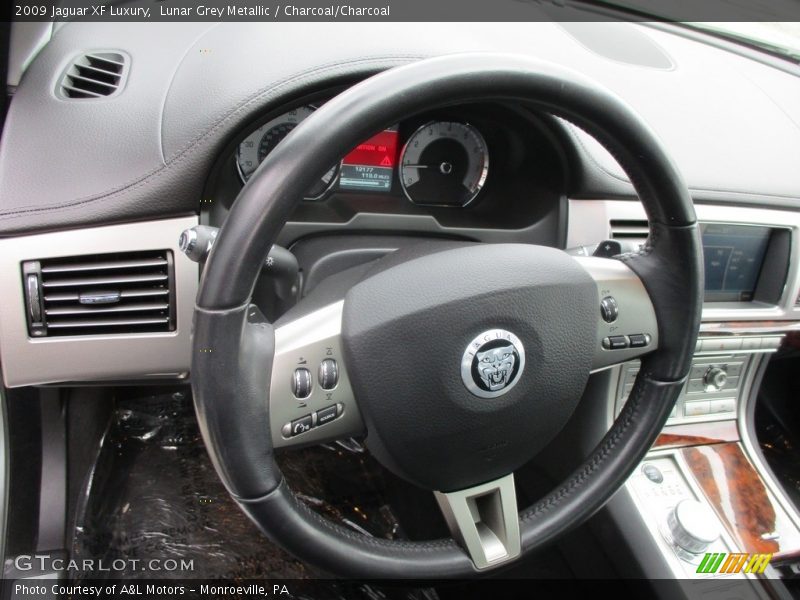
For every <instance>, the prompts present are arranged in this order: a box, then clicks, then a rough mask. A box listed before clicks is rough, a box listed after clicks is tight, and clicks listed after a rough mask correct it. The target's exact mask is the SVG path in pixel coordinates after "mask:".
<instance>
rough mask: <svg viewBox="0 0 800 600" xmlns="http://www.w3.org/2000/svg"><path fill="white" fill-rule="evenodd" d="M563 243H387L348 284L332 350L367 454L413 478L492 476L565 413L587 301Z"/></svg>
mask: <svg viewBox="0 0 800 600" xmlns="http://www.w3.org/2000/svg"><path fill="white" fill-rule="evenodd" d="M596 304H597V288H596V285H595V282H594V280H593V279H592V278H591V276H590V275H589V274H588V273H587V272H586V271H585V270H584V269H583V267H581V266H580V265H579V264H578V263H577V262H576V261H574V260H573V259H572V258H571V257H570V256H568V255H567V254H565V253H563V252H561V251H559V250H556V249H553V248H547V247H543V246H531V245H525V244H495V245H484V244H482V245H455V244H446V245H444V246H442V245H437V246H427V247H426V245H422V246H420V247H412V248H409V249H407V250H398V251H397V252H395V253H393V254H391V255H389V256H388V257H386V258H385V259H383V260H382V261H380V262H379V263H378V265H377V267H376V268H375V269H373V270H372V271H371V272H370V273H369V274H368V276H367V277H366V278H365V279H364V280H362V281H361V282H360V283H358V284H357V285H355V286H354V287H353V288H351V290H350V291H349V292H348V294H347V296H346V299H345V304H344V315H343V323H342V339H343V344H344V353H345V359H346V361H347V368H348V372H349V375H350V379H351V384H352V385H353V390H354V393H355V395H356V398H358V402H359V407H360V409H361V412H362V416H363V417H364V420H365V423H366V425H367V429H368V432H369V434H368V437H367V445H368V446H369V448H370V451H371V452H372V453H373V454H374V455H375V457H376V458H377V459H378V460H379V461H381V463H383V464H384V465H385V466H386V467H387V468H389V469H390V470H392V471H393V472H395V473H396V474H397V475H399V476H400V477H403V478H404V479H407V480H408V481H411V482H412V483H415V484H417V485H419V486H421V487H423V488H428V489H433V490H440V491H452V490H457V489H463V488H466V487H470V486H473V485H476V484H478V483H482V482H485V481H489V480H492V479H496V478H498V477H501V476H503V475H506V474H508V473H509V472H511V471H513V470H515V469H516V468H518V467H520V466H521V465H523V464H524V463H525V462H527V461H528V460H530V459H531V458H532V457H533V456H535V455H536V454H537V453H538V452H539V451H540V450H541V449H542V448H543V447H544V446H545V445H546V444H547V443H548V442H549V441H550V440H551V439H552V438H553V437H554V436H555V435H556V433H558V431H560V430H561V428H562V427H563V426H564V424H565V423H566V422H567V420H568V419H569V417H570V415H571V414H572V413H573V411H574V409H575V406H576V405H577V403H578V401H579V400H580V397H581V394H582V393H583V389H584V387H585V385H586V382H587V379H588V377H589V370H590V368H591V363H592V355H593V351H594V344H595V332H596V327H597V318H598V314H599V308H598V307H597V306H596Z"/></svg>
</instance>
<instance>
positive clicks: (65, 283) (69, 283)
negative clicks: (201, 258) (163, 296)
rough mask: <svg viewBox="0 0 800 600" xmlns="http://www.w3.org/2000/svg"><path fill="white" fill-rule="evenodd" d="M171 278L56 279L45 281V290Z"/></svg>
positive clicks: (120, 276) (43, 283)
mask: <svg viewBox="0 0 800 600" xmlns="http://www.w3.org/2000/svg"><path fill="white" fill-rule="evenodd" d="M168 277H169V276H168V275H167V274H166V273H163V274H162V273H158V274H154V275H117V276H109V277H87V278H77V279H56V280H53V281H43V282H42V285H43V286H44V287H45V288H55V287H86V286H105V285H122V284H125V283H143V282H147V281H166V279H167V278H168Z"/></svg>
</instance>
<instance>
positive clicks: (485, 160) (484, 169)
mask: <svg viewBox="0 0 800 600" xmlns="http://www.w3.org/2000/svg"><path fill="white" fill-rule="evenodd" d="M449 122H452V123H455V124H457V125H460V126H462V127H465V128H467V129H469V130H470V131H471V132H472V133H473V134H474V135H475V136H476V138H477V140H478V142H479V143H480V149H481V153H482V155H483V165H482V167H481V174H480V177H479V178H478V182H477V183H476V187H475V191H474V192H473V193H472V195H471V196H470V197H469V198H468V199H467V201H466V202H464V203H463V204H461V205H460V206H457V205H453V204H442V203H430V202H417V201H416V200H414V199H413V198H412V197H411V194H410V193H409V192H408V189H407V188H406V183H405V178H404V177H403V168H404V167H403V161H404V159H405V156H406V150H408V145H409V144H410V143H411V142H412V140H413V139H414V138H415V137H416V136H417V135H418V134H419V133H420V132H422V131H423V130H425V129H426V128H428V127H431V126H432V125H438V124H440V123H449ZM488 176H489V146H488V145H487V144H486V140H485V139H484V137H483V135H482V134H481V132H480V131H479V130H478V128H477V127H475V126H474V125H472V124H470V123H465V122H461V121H429V122H427V123H425V124H424V125H422V126H420V127H418V128H417V129H415V130H414V133H412V134H411V135H410V136H409V137H408V140H407V141H406V143H405V144H403V149H402V150H401V151H400V160H399V161H398V164H397V177H398V179H399V180H400V187H401V189H402V190H403V194H404V195H405V197H406V198H407V199H408V201H409V202H411V203H412V204H416V205H417V206H449V207H454V208H464V207H465V206H469V205H470V204H471V203H472V202H473V201H474V200H475V198H477V197H478V195H479V194H480V193H481V190H482V189H483V186H484V184H485V183H486V178H487V177H488Z"/></svg>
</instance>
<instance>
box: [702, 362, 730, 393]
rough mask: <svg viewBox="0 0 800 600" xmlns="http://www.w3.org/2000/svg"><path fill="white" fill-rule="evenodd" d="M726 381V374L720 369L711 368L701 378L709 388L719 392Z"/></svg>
mask: <svg viewBox="0 0 800 600" xmlns="http://www.w3.org/2000/svg"><path fill="white" fill-rule="evenodd" d="M727 381H728V373H726V372H725V369H721V368H720V367H711V368H710V369H709V370H708V371H707V372H706V374H705V377H703V382H704V383H705V384H706V385H707V386H709V387H710V388H713V389H716V390H721V389H722V388H724V387H725V383H726V382H727Z"/></svg>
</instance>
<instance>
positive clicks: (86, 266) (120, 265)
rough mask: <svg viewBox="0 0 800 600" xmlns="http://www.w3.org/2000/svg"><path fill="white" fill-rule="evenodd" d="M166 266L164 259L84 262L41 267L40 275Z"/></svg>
mask: <svg viewBox="0 0 800 600" xmlns="http://www.w3.org/2000/svg"><path fill="white" fill-rule="evenodd" d="M166 264H167V259H166V258H143V259H140V260H121V261H119V262H115V261H113V260H109V261H106V262H96V263H91V262H86V263H75V264H70V265H53V266H50V267H42V273H70V272H73V271H101V270H105V269H136V268H142V267H159V266H162V265H166Z"/></svg>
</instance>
